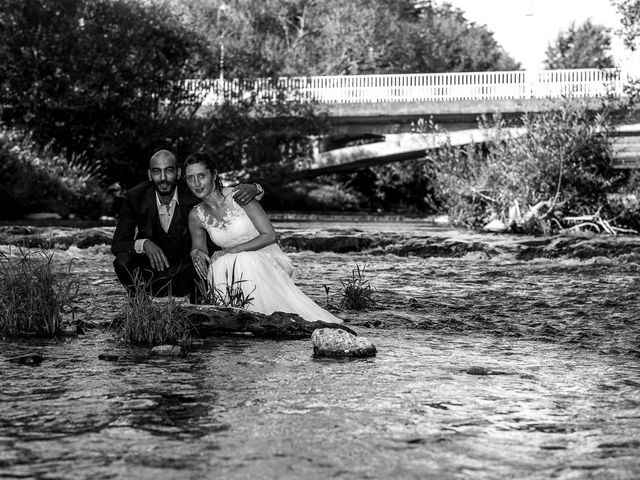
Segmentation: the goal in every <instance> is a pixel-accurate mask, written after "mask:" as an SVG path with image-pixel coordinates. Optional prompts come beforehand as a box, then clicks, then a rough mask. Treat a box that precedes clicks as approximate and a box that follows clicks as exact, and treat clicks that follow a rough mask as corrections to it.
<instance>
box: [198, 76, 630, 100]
mask: <svg viewBox="0 0 640 480" xmlns="http://www.w3.org/2000/svg"><path fill="white" fill-rule="evenodd" d="M630 79H631V77H630V76H629V75H627V74H625V73H623V72H622V71H621V70H619V69H614V68H612V69H601V70H600V69H575V70H538V71H530V70H526V71H525V70H520V71H510V72H457V73H418V74H404V75H340V76H325V77H290V78H277V79H256V80H223V79H215V80H188V81H187V88H188V90H189V92H190V93H191V94H193V95H195V97H196V98H197V99H198V100H199V101H201V102H202V104H203V105H217V104H221V103H223V102H225V101H231V102H234V101H237V100H239V99H241V98H250V97H254V98H255V99H256V100H258V101H264V102H269V101H273V100H275V99H276V98H278V97H279V96H281V98H284V99H286V100H291V101H299V102H303V103H304V102H319V103H375V102H443V101H456V100H504V99H531V98H559V97H597V96H604V95H616V96H619V95H621V94H622V92H623V85H624V84H625V83H626V82H627V81H629V80H630Z"/></svg>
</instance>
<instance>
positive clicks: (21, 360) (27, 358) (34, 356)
mask: <svg viewBox="0 0 640 480" xmlns="http://www.w3.org/2000/svg"><path fill="white" fill-rule="evenodd" d="M7 360H8V361H10V362H11V363H18V364H20V365H40V364H41V363H42V361H43V360H44V357H43V356H42V355H40V354H39V353H27V354H26V355H18V356H17V357H10V358H7Z"/></svg>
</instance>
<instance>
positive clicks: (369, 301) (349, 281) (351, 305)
mask: <svg viewBox="0 0 640 480" xmlns="http://www.w3.org/2000/svg"><path fill="white" fill-rule="evenodd" d="M365 268H366V265H365V266H363V267H362V268H360V265H358V264H357V263H356V267H355V268H354V269H353V270H351V277H348V278H346V279H344V280H343V279H340V283H341V284H342V289H341V291H340V295H341V296H342V299H341V300H340V306H341V307H342V308H347V309H349V310H366V309H368V308H373V307H375V306H376V301H375V299H374V298H373V288H372V287H371V285H370V284H369V280H365V279H364V273H365Z"/></svg>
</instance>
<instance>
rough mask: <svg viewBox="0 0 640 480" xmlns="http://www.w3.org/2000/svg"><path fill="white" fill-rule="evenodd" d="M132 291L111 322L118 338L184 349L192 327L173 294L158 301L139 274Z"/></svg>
mask: <svg viewBox="0 0 640 480" xmlns="http://www.w3.org/2000/svg"><path fill="white" fill-rule="evenodd" d="M134 282H135V293H134V295H129V294H128V293H127V297H126V298H127V303H126V304H125V306H124V312H123V315H122V316H121V317H119V320H120V321H118V322H112V328H113V329H115V330H116V331H117V332H118V333H119V334H120V335H121V337H122V338H123V339H124V340H125V341H126V342H129V343H133V344H136V345H148V346H154V345H168V344H171V345H182V346H183V348H184V349H185V350H186V349H187V348H188V347H189V345H190V344H191V342H192V339H191V332H192V331H193V330H194V326H193V324H192V323H191V321H190V320H189V317H188V313H187V312H186V311H185V310H183V309H181V308H180V303H179V302H178V301H177V299H176V298H175V297H173V296H172V295H171V291H170V290H169V295H168V296H167V297H166V301H163V302H158V301H155V302H154V300H153V299H152V297H151V296H150V295H148V293H147V292H148V291H150V288H149V285H148V282H145V281H144V280H143V279H142V277H141V276H140V275H134Z"/></svg>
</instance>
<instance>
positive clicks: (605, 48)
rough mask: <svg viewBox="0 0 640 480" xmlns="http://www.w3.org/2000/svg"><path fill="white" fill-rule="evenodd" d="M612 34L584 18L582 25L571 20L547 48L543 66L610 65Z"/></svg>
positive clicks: (550, 67)
mask: <svg viewBox="0 0 640 480" xmlns="http://www.w3.org/2000/svg"><path fill="white" fill-rule="evenodd" d="M610 50H611V34H610V31H609V29H608V28H606V27H604V26H602V25H596V24H593V23H591V20H586V21H585V22H584V23H583V24H582V25H580V26H576V24H575V23H572V24H571V26H570V27H569V29H568V30H567V31H566V32H560V33H559V34H558V37H557V38H556V40H555V43H553V44H550V45H549V47H548V48H547V51H546V59H545V61H544V64H545V67H546V68H548V69H551V70H554V69H563V68H611V67H613V66H614V61H613V57H612V56H611V54H610Z"/></svg>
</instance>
